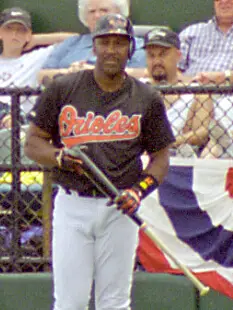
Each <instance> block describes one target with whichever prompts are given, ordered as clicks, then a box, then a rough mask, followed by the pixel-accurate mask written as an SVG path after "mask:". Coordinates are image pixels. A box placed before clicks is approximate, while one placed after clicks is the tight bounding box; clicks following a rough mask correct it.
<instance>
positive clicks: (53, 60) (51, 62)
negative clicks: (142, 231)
mask: <svg viewBox="0 0 233 310" xmlns="http://www.w3.org/2000/svg"><path fill="white" fill-rule="evenodd" d="M76 39H77V36H72V37H70V38H67V39H66V40H64V41H63V42H61V43H59V44H58V45H57V46H56V48H55V49H54V50H53V52H52V53H51V54H50V55H49V57H48V58H47V60H46V62H45V63H44V65H43V69H60V68H61V67H60V61H61V60H62V59H63V58H64V57H65V55H66V53H67V52H68V51H69V50H70V46H72V44H73V41H74V40H76Z"/></svg>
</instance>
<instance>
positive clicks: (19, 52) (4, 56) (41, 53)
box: [0, 7, 74, 127]
mask: <svg viewBox="0 0 233 310" xmlns="http://www.w3.org/2000/svg"><path fill="white" fill-rule="evenodd" d="M71 35H74V34H73V33H49V34H32V23H31V16H30V14H29V13H28V12H27V11H25V10H23V9H21V8H18V7H14V8H8V9H5V10H4V11H2V12H1V13H0V39H1V40H2V53H1V55H0V85H1V88H8V87H25V86H30V87H32V88H36V87H37V86H38V82H37V74H38V72H39V70H40V69H41V67H42V65H43V63H44V62H45V60H46V58H47V57H48V56H49V54H50V53H51V52H52V50H53V49H54V46H55V45H52V44H55V43H58V42H61V41H62V40H64V39H65V38H67V37H69V36H71ZM42 45H43V47H42ZM35 47H38V48H36V49H34V50H33V48H35ZM26 51H27V52H26ZM30 99H31V98H30ZM0 101H1V103H2V107H4V104H7V105H8V106H9V104H10V102H11V98H9V97H8V96H0ZM21 104H22V105H21V108H22V109H23V111H24V112H25V113H27V112H28V111H29V110H30V109H31V108H32V105H33V100H32V101H31V100H29V99H28V100H25V98H22V101H21ZM4 111H7V108H6V109H5V110H4ZM4 111H2V112H4ZM0 114H1V116H2V118H1V120H0V122H1V126H3V127H10V125H11V122H10V116H9V114H7V113H5V114H6V115H4V113H0ZM6 119H7V121H6Z"/></svg>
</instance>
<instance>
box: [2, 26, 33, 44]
mask: <svg viewBox="0 0 233 310" xmlns="http://www.w3.org/2000/svg"><path fill="white" fill-rule="evenodd" d="M0 38H1V39H2V41H3V47H4V49H5V48H6V49H9V48H11V49H23V47H24V45H25V44H26V43H27V42H29V41H30V39H31V30H30V29H28V28H26V27H25V26H24V25H22V24H20V23H10V24H7V25H5V26H2V27H0Z"/></svg>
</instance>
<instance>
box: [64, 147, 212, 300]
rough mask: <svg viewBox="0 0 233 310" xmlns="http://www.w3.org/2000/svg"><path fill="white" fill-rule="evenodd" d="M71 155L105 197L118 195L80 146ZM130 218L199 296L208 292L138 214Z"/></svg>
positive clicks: (117, 191) (112, 185)
mask: <svg viewBox="0 0 233 310" xmlns="http://www.w3.org/2000/svg"><path fill="white" fill-rule="evenodd" d="M68 152H69V153H70V155H71V156H74V157H77V158H79V159H81V160H82V162H83V163H84V165H85V168H87V172H85V171H84V173H85V175H86V176H87V177H88V178H89V179H90V181H91V182H92V183H94V185H95V186H97V188H98V189H99V190H100V191H101V192H102V193H104V195H106V196H107V197H110V198H111V199H114V198H115V197H116V196H118V195H119V194H120V193H119V190H118V189H117V188H116V187H115V185H114V184H113V183H112V182H111V181H110V180H109V179H108V178H107V176H106V175H105V174H104V173H103V172H102V171H101V170H100V169H99V168H98V167H97V166H96V164H95V163H94V162H93V161H92V160H91V159H90V158H89V157H88V155H87V154H85V153H84V152H83V151H82V150H81V149H80V147H79V146H78V145H77V146H74V147H73V148H71V149H69V151H68ZM130 218H131V219H132V220H133V221H134V222H135V223H136V224H137V225H138V226H139V227H140V229H142V230H143V231H144V232H145V234H146V235H147V236H148V237H149V238H150V239H151V240H152V241H153V242H154V243H155V244H156V245H157V246H158V247H159V248H160V249H161V250H162V251H163V252H164V253H166V254H167V255H168V256H169V257H170V258H171V260H172V261H173V262H174V263H175V264H176V266H177V267H179V268H180V269H181V270H182V271H183V273H184V274H185V275H186V277H187V278H188V279H189V280H190V281H191V282H192V283H193V284H194V286H195V287H196V288H197V289H198V291H199V293H200V295H201V296H204V295H206V294H207V293H208V292H209V287H208V286H205V285H204V284H203V283H202V282H201V281H200V280H199V279H198V278H197V277H196V276H195V275H194V274H193V273H192V272H191V271H190V270H189V269H188V268H187V266H185V265H184V264H183V263H181V262H180V260H178V259H177V258H176V257H175V256H174V254H173V253H171V251H170V249H169V248H168V247H167V246H166V244H164V243H163V242H162V241H161V240H160V238H158V236H157V235H156V234H155V233H154V231H153V230H152V229H151V228H150V227H149V225H148V224H147V223H146V222H145V221H144V220H143V219H142V218H141V217H140V216H139V214H137V213H134V214H133V215H130Z"/></svg>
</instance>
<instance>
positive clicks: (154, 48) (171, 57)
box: [146, 45, 180, 84]
mask: <svg viewBox="0 0 233 310" xmlns="http://www.w3.org/2000/svg"><path fill="white" fill-rule="evenodd" d="M179 59H180V51H179V50H177V49H176V48H175V47H163V46H158V45H151V46H147V47H146V61H147V69H148V73H149V75H150V77H151V78H152V79H153V81H154V82H155V83H156V84H157V83H162V82H166V83H173V81H174V80H176V76H177V63H178V61H179Z"/></svg>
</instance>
